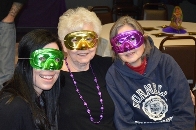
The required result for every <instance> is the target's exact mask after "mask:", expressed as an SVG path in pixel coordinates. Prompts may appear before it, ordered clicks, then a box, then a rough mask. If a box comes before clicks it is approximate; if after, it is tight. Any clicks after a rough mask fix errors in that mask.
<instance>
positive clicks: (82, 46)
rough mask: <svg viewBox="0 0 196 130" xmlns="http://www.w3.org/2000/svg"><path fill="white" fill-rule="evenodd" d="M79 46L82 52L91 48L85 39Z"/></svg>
mask: <svg viewBox="0 0 196 130" xmlns="http://www.w3.org/2000/svg"><path fill="white" fill-rule="evenodd" d="M78 44H79V46H80V48H81V49H82V50H86V49H88V48H89V46H88V42H87V41H86V40H84V39H81V40H80V41H79V43H78Z"/></svg>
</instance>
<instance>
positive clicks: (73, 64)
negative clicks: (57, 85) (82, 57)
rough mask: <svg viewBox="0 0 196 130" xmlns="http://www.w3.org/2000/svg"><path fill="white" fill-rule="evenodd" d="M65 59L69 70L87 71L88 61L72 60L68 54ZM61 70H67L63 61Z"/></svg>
mask: <svg viewBox="0 0 196 130" xmlns="http://www.w3.org/2000/svg"><path fill="white" fill-rule="evenodd" d="M66 61H67V63H68V65H69V68H70V70H71V72H80V71H87V70H88V69H89V64H90V62H88V63H80V62H78V61H73V60H72V59H71V58H70V57H69V56H68V57H67V59H66ZM64 62H65V61H64ZM63 70H64V71H68V68H67V67H66V65H65V63H64V65H63Z"/></svg>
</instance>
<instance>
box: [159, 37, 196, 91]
mask: <svg viewBox="0 0 196 130" xmlns="http://www.w3.org/2000/svg"><path fill="white" fill-rule="evenodd" d="M179 39H180V40H183V39H189V40H193V42H194V44H195V45H186V43H185V44H184V45H168V44H167V45H164V43H166V41H168V40H173V41H174V40H179ZM175 44H177V42H176V43H175ZM159 50H160V51H162V52H163V53H167V54H169V55H171V56H172V57H173V58H174V59H175V60H176V62H177V63H178V64H179V66H180V67H181V69H182V71H183V72H184V74H185V76H186V78H187V80H188V82H189V85H190V89H191V90H192V88H193V87H195V83H196V38H195V37H193V36H172V37H170V36H168V37H166V38H164V39H163V40H162V41H161V43H160V46H159Z"/></svg>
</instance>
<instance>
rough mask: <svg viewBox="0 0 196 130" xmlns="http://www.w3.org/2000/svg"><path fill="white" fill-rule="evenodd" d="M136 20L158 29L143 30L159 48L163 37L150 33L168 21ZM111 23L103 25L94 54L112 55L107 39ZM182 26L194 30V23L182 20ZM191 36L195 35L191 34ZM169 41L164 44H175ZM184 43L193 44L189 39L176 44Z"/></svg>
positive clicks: (187, 29) (195, 26) (158, 31)
mask: <svg viewBox="0 0 196 130" xmlns="http://www.w3.org/2000/svg"><path fill="white" fill-rule="evenodd" d="M138 22H139V23H140V24H141V25H142V27H154V28H156V29H158V30H152V31H145V35H148V36H150V37H151V38H152V39H153V41H154V44H155V46H156V47H157V48H159V45H160V42H161V41H162V39H163V38H165V37H156V36H154V35H151V34H156V33H161V32H162V28H161V27H160V26H163V25H169V24H170V21H155V20H153V21H152V20H139V21H138ZM113 24H114V23H109V24H105V25H103V28H102V32H101V34H100V39H99V44H98V48H97V52H96V54H98V55H101V56H111V55H112V52H111V44H110V41H109V33H110V29H111V27H112V25H113ZM182 26H183V27H184V28H185V30H186V31H187V32H196V23H191V22H183V23H182ZM188 35H189V34H188V33H185V34H174V36H188ZM193 36H195V37H196V35H193ZM171 42H172V41H168V42H167V43H166V44H175V43H171ZM185 43H186V44H187V45H191V44H193V42H191V40H178V43H177V44H178V45H179V44H185Z"/></svg>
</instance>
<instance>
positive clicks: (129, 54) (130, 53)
mask: <svg viewBox="0 0 196 130" xmlns="http://www.w3.org/2000/svg"><path fill="white" fill-rule="evenodd" d="M134 53H135V52H129V53H127V54H126V56H131V55H133V54H134Z"/></svg>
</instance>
